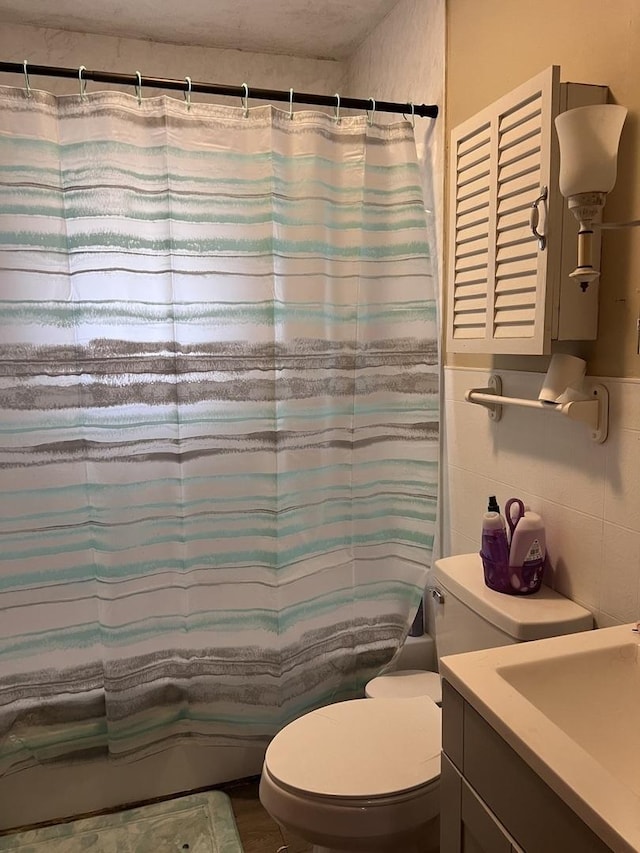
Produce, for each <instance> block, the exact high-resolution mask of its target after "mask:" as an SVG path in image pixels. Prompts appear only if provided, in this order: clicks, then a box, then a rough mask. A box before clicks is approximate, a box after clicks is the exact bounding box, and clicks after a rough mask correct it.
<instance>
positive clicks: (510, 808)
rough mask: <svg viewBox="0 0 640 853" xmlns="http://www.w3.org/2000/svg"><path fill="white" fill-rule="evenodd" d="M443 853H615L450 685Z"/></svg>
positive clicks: (445, 701)
mask: <svg viewBox="0 0 640 853" xmlns="http://www.w3.org/2000/svg"><path fill="white" fill-rule="evenodd" d="M442 698H443V716H442V750H443V754H442V772H441V781H440V790H441V807H440V832H441V836H440V853H573V851H575V853H578V851H580V853H612V850H611V848H610V847H609V846H607V845H606V844H605V843H604V842H603V841H602V840H601V839H600V838H598V836H597V835H595V833H594V832H593V831H592V830H591V829H590V828H589V827H588V826H587V825H586V824H585V823H584V821H582V820H581V818H579V817H578V815H576V813H575V812H574V811H573V810H572V809H571V808H569V806H567V804H566V803H565V802H564V801H563V800H562V799H561V798H560V797H559V796H558V795H557V794H556V793H555V792H554V791H552V790H551V788H550V787H549V786H548V785H547V784H546V783H545V782H543V780H542V779H540V777H539V776H538V775H537V774H536V773H535V772H534V771H533V770H532V769H531V768H530V767H529V766H528V765H527V764H526V763H525V762H524V761H523V760H522V759H521V758H520V757H519V756H518V754H517V753H516V752H515V751H514V750H513V749H512V748H511V747H510V746H509V745H508V744H507V743H506V741H505V740H503V738H502V737H501V736H500V735H499V734H498V733H497V732H496V731H495V729H493V728H492V727H491V726H490V725H489V724H488V723H487V722H486V720H484V719H483V718H482V717H481V716H480V714H478V712H477V711H476V710H475V709H474V708H473V707H472V706H471V705H470V704H469V703H468V702H466V701H465V700H464V699H463V698H462V696H460V694H459V693H458V692H457V691H456V690H455V689H454V688H453V687H452V686H451V685H450V684H449V683H448V682H447V681H446V680H445V681H443V692H442Z"/></svg>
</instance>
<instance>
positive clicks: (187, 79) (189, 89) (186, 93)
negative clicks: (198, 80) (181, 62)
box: [182, 77, 191, 110]
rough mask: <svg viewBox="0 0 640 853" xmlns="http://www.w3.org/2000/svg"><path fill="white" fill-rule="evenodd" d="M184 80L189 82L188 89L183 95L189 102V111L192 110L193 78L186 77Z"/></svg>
mask: <svg viewBox="0 0 640 853" xmlns="http://www.w3.org/2000/svg"><path fill="white" fill-rule="evenodd" d="M184 79H185V80H186V82H187V89H186V91H185V92H183V93H182V97H183V98H184V99H185V101H186V102H187V109H188V110H190V109H191V77H185V78H184Z"/></svg>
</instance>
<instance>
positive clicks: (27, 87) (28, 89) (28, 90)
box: [22, 59, 32, 98]
mask: <svg viewBox="0 0 640 853" xmlns="http://www.w3.org/2000/svg"><path fill="white" fill-rule="evenodd" d="M22 66H23V68H24V88H25V91H26V93H27V98H31V97H32V95H31V84H30V83H29V72H28V71H27V60H26V59H25V61H24V62H23V63H22Z"/></svg>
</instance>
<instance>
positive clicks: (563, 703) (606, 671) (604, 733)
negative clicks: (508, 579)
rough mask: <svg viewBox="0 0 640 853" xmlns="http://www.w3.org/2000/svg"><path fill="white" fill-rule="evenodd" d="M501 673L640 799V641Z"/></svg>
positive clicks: (530, 663) (509, 668)
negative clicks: (639, 646)
mask: <svg viewBox="0 0 640 853" xmlns="http://www.w3.org/2000/svg"><path fill="white" fill-rule="evenodd" d="M496 671H497V673H498V675H499V676H501V677H502V678H504V679H505V681H507V682H508V683H509V684H511V685H512V686H513V687H514V688H515V689H516V690H517V691H518V693H520V694H521V695H522V696H524V697H525V699H527V700H528V701H529V702H531V704H532V705H534V706H535V708H537V709H538V710H539V711H540V712H541V713H542V714H544V716H545V717H546V718H547V719H548V720H551V721H552V722H553V723H555V725H556V726H558V727H559V728H560V729H561V730H562V731H563V732H565V734H567V735H568V736H569V737H570V738H571V739H572V740H573V741H574V742H575V743H577V744H579V745H580V746H581V747H582V748H583V749H584V750H585V751H586V752H588V753H589V754H590V755H591V756H592V757H593V758H595V760H596V761H598V762H599V763H600V764H601V765H602V766H603V767H605V768H607V770H609V771H610V772H611V773H612V774H613V775H614V776H616V777H617V778H618V780H619V781H620V782H622V784H624V785H626V786H628V787H629V788H630V789H631V790H632V791H635V792H636V793H637V794H638V795H640V724H639V723H640V720H639V716H640V660H639V656H638V642H627V643H624V642H623V643H620V644H617V645H614V646H608V647H607V648H604V649H601V648H595V649H589V650H587V651H575V652H574V653H573V654H565V655H559V656H558V657H556V658H552V659H551V660H546V659H543V660H537V661H536V660H534V661H528V662H526V663H520V664H511V665H507V666H501V667H498V668H497V670H496Z"/></svg>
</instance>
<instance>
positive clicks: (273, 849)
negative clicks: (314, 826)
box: [222, 779, 311, 853]
mask: <svg viewBox="0 0 640 853" xmlns="http://www.w3.org/2000/svg"><path fill="white" fill-rule="evenodd" d="M222 790H224V791H225V793H227V794H228V795H229V797H230V799H231V805H232V806H233V813H234V815H235V817H236V824H237V826H238V832H239V833H240V840H241V841H242V849H243V851H244V853H277V851H281V853H307V851H311V846H310V845H309V844H307V842H306V841H304V840H303V839H301V838H297V837H296V836H294V835H292V834H291V833H289V832H287V831H286V830H283V829H281V828H280V827H279V826H278V824H277V823H276V822H275V821H274V820H273V819H272V818H271V817H270V815H269V814H268V813H267V812H266V811H265V810H264V809H263V808H262V805H261V804H260V799H259V797H258V780H257V779H256V780H255V781H253V780H251V781H246V782H238V783H234V784H231V785H225V786H223V788H222Z"/></svg>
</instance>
